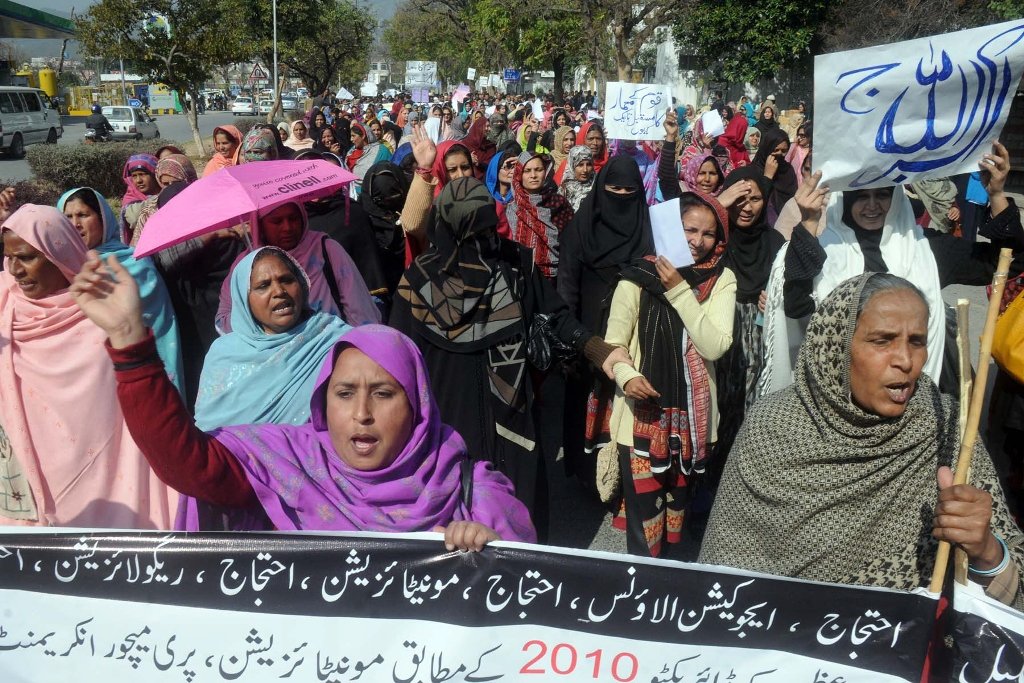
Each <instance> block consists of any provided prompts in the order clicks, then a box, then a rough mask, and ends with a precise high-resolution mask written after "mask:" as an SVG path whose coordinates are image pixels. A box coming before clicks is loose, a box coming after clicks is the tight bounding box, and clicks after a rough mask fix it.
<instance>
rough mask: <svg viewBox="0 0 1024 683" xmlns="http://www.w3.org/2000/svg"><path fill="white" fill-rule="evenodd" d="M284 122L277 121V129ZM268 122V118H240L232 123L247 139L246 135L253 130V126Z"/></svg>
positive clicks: (275, 124)
mask: <svg viewBox="0 0 1024 683" xmlns="http://www.w3.org/2000/svg"><path fill="white" fill-rule="evenodd" d="M284 120H285V119H275V120H274V126H275V127H276V126H277V124H279V123H281V122H282V121H284ZM266 122H267V117H266V116H239V117H238V118H236V119H235V120H234V121H232V122H231V123H232V124H234V126H235V127H236V128H237V129H238V130H239V131H240V132H241V133H242V137H245V134H246V133H248V132H249V131H250V130H252V128H253V126H255V125H256V124H257V123H266Z"/></svg>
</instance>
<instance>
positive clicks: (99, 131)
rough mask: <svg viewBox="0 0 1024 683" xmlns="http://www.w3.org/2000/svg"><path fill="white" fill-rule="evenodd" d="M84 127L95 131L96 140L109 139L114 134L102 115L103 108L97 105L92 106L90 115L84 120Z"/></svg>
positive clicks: (112, 128) (108, 122)
mask: <svg viewBox="0 0 1024 683" xmlns="http://www.w3.org/2000/svg"><path fill="white" fill-rule="evenodd" d="M85 127H86V128H91V129H93V130H95V131H96V137H98V138H104V139H105V138H109V137H110V135H111V133H113V132H114V127H113V126H112V125H110V121H108V120H107V117H106V116H104V115H103V107H101V106H100V105H98V104H94V105H92V113H91V114H89V116H88V117H87V118H86V119H85Z"/></svg>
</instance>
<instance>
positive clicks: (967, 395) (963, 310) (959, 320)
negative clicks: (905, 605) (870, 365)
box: [953, 299, 973, 586]
mask: <svg viewBox="0 0 1024 683" xmlns="http://www.w3.org/2000/svg"><path fill="white" fill-rule="evenodd" d="M970 312H971V302H970V300H969V299H957V301H956V349H957V358H958V360H959V366H960V419H959V426H960V430H959V432H960V443H963V439H964V433H965V432H966V431H967V408H968V406H969V405H970V404H971V388H972V386H973V384H972V381H971V343H970V337H969V335H970V330H971V327H970ZM967 475H968V477H969V476H970V472H968V473H967ZM967 565H968V558H967V553H965V552H964V551H963V548H957V549H956V550H955V552H954V553H953V578H954V580H955V581H956V582H957V583H959V584H960V585H961V586H966V585H967Z"/></svg>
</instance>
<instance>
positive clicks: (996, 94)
mask: <svg viewBox="0 0 1024 683" xmlns="http://www.w3.org/2000/svg"><path fill="white" fill-rule="evenodd" d="M1022 73H1024V21H1021V20H1017V21H1011V22H1006V23H1003V24H997V25H994V26H984V27H981V28H975V29H969V30H966V31H957V32H955V33H947V34H945V35H941V36H933V37H930V38H919V39H916V40H908V41H904V42H900V43H893V44H891V45H884V46H875V47H868V48H863V49H859V50H850V51H847V52H834V53H832V54H827V55H819V56H817V57H815V58H814V161H813V163H814V170H820V171H821V172H822V182H823V183H826V184H828V185H829V187H831V189H832V190H833V191H836V190H847V189H854V188H869V187H884V186H891V185H895V184H902V183H909V182H913V181H915V180H924V179H927V178H945V177H948V176H951V175H956V174H959V173H967V172H970V171H976V170H978V161H979V160H980V159H981V156H982V154H984V153H985V152H987V151H989V145H990V144H991V142H992V141H993V140H995V139H996V138H998V136H999V133H1000V131H1001V130H1002V128H1003V124H1005V123H1006V118H1007V115H1008V114H1009V111H1010V105H1011V103H1012V101H1013V97H1014V93H1015V91H1016V88H1017V83H1018V82H1019V81H1020V79H1021V74H1022Z"/></svg>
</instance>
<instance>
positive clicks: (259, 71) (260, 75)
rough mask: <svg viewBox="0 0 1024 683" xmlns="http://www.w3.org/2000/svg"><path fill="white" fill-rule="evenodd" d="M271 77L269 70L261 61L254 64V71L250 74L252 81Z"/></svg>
mask: <svg viewBox="0 0 1024 683" xmlns="http://www.w3.org/2000/svg"><path fill="white" fill-rule="evenodd" d="M268 78H270V75H269V74H268V73H267V70H266V69H264V68H263V67H262V66H260V65H259V63H256V64H253V65H252V73H250V74H249V80H250V81H263V80H266V79H268Z"/></svg>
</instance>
